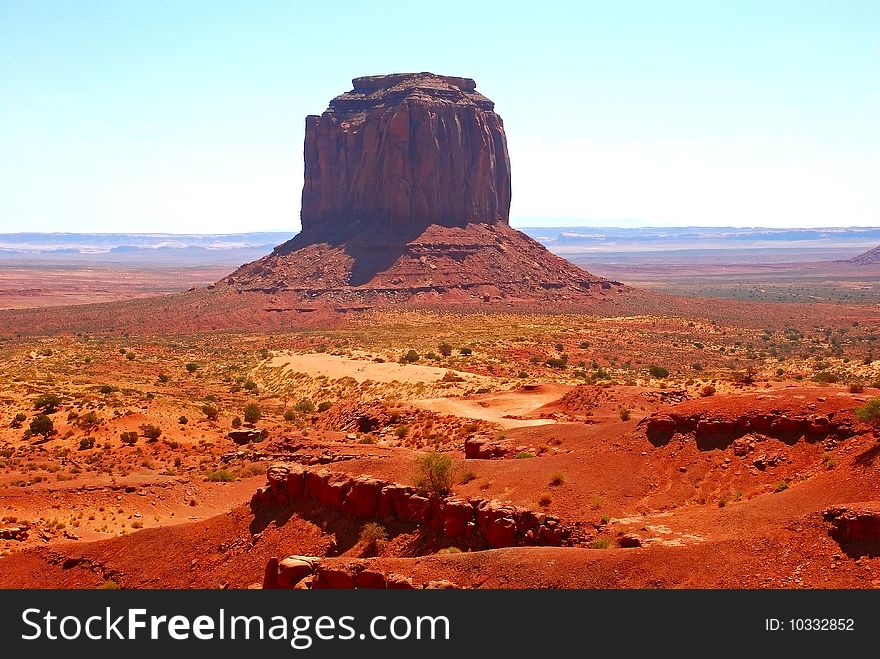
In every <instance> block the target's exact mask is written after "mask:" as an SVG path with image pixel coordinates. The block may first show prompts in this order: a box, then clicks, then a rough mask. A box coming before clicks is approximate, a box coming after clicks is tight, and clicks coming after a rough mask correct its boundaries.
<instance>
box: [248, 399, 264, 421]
mask: <svg viewBox="0 0 880 659" xmlns="http://www.w3.org/2000/svg"><path fill="white" fill-rule="evenodd" d="M261 416H262V412H261V411H260V406H259V405H257V404H256V403H248V404H247V405H245V408H244V421H245V423H256V422H257V421H259V420H260V417H261Z"/></svg>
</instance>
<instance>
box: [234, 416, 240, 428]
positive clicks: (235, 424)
mask: <svg viewBox="0 0 880 659" xmlns="http://www.w3.org/2000/svg"><path fill="white" fill-rule="evenodd" d="M232 427H233V428H241V417H238V416H234V417H232Z"/></svg>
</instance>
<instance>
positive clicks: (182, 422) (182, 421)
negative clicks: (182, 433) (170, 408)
mask: <svg viewBox="0 0 880 659" xmlns="http://www.w3.org/2000/svg"><path fill="white" fill-rule="evenodd" d="M177 423H179V424H180V425H182V426H185V425H186V424H187V423H189V419H187V418H186V417H185V416H180V417H178V418H177Z"/></svg>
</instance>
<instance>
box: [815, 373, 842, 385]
mask: <svg viewBox="0 0 880 659" xmlns="http://www.w3.org/2000/svg"><path fill="white" fill-rule="evenodd" d="M839 379H840V378H838V377H837V375H835V374H834V373H832V372H831V371H819V372H818V373H816V375H814V376H813V381H814V382H827V383H828V384H834V383H835V382H837V381H838V380H839Z"/></svg>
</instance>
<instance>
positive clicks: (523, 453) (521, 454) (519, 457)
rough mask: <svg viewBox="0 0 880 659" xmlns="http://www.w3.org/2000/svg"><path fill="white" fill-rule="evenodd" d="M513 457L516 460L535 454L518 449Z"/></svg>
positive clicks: (532, 456)
mask: <svg viewBox="0 0 880 659" xmlns="http://www.w3.org/2000/svg"><path fill="white" fill-rule="evenodd" d="M514 457H516V459H517V460H528V459H529V458H534V457H535V454H534V453H529V452H528V451H520V452H519V453H517V454H516V456H514Z"/></svg>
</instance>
